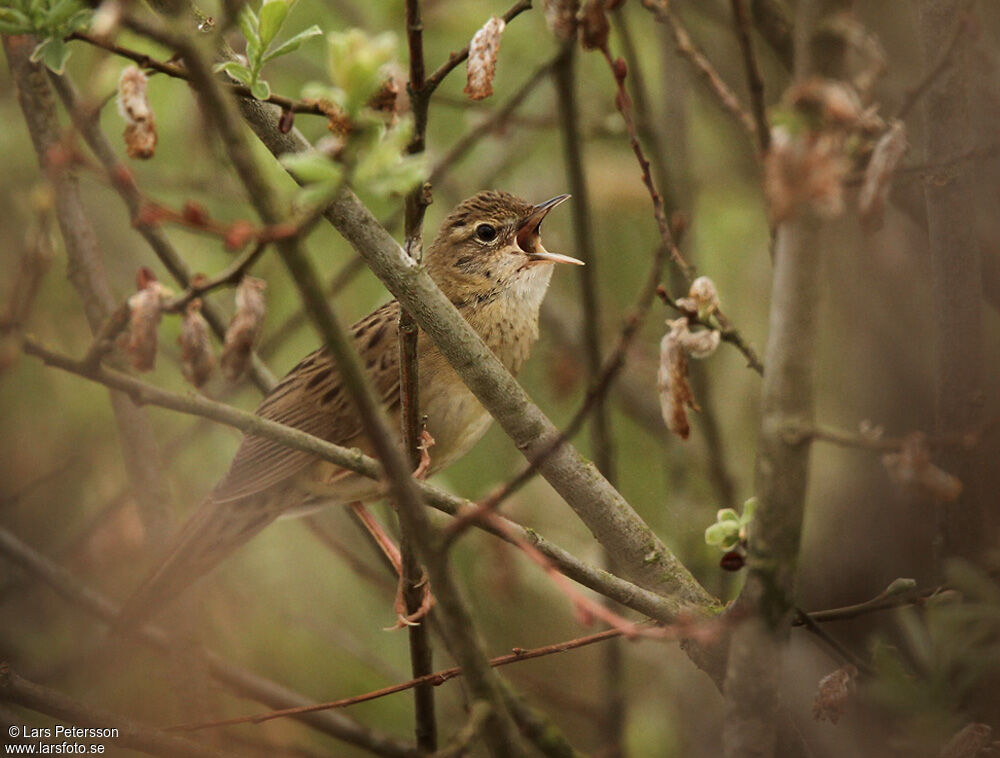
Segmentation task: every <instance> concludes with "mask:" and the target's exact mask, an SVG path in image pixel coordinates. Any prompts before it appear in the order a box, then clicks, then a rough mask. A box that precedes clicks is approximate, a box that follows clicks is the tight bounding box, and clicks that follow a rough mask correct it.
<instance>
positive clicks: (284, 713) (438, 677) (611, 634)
mask: <svg viewBox="0 0 1000 758" xmlns="http://www.w3.org/2000/svg"><path fill="white" fill-rule="evenodd" d="M697 623H701V624H704V623H710V622H697ZM623 634H624V633H623V631H622V630H621V629H606V630H604V631H603V632H597V633H596V634H590V635H587V636H585V637H577V638H576V639H572V640H567V641H566V642H559V643H556V644H554V645H546V646H544V647H537V648H531V649H524V648H514V652H512V653H508V654H507V655H501V656H498V657H496V658H491V659H490V661H489V664H490V666H492V667H494V668H497V667H499V666H507V665H509V664H511V663H520V662H521V661H530V660H532V659H534V658H542V657H544V656H548V655H554V654H556V653H565V652H566V651H568V650H576V649H577V648H581V647H586V646H587V645H593V644H594V643H597V642H604V641H605V640H610V639H614V638H616V637H621V636H623ZM691 634H692V627H691V624H689V623H684V624H677V625H676V626H674V627H654V626H648V625H644V626H643V627H642V634H641V636H642V637H650V638H657V639H677V638H683V637H689V636H691ZM461 675H462V669H461V668H459V667H458V666H455V667H454V668H449V669H444V670H442V671H436V672H434V673H433V674H428V675H426V676H422V677H418V678H416V679H410V680H409V681H406V682H400V683H399V684H394V685H391V686H389V687H383V688H382V689H378V690H373V691H371V692H366V693H364V694H362V695H354V696H352V697H347V698H342V699H340V700H331V701H330V702H328V703H317V704H316V705H308V706H303V707H302V708H284V709H282V710H274V711H267V712H265V713H257V714H253V715H250V716H238V717H236V718H231V719H222V720H219V721H206V722H202V723H198V724H178V725H177V726H172V727H169V728H168V729H167V730H166V731H177V732H194V731H199V730H202V729H214V728H217V727H221V726H233V725H235V724H261V723H264V722H265V721H272V720H274V719H279V718H286V717H289V716H301V715H302V714H304V713H314V712H316V711H326V710H333V709H336V708H346V707H348V706H351V705H357V704H358V703H366V702H369V701H371V700H377V699H379V698H382V697H386V696H387V695H394V694H396V693H397V692H405V691H406V690H408V689H412V688H413V687H416V686H418V685H420V684H432V685H434V686H435V687H436V686H438V685H441V684H444V683H445V682H447V681H448V680H450V679H455V678H456V677H459V676H461Z"/></svg>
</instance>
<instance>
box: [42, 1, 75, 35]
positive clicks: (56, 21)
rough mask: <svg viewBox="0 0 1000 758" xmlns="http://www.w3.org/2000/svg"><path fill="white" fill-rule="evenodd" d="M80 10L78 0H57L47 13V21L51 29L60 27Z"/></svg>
mask: <svg viewBox="0 0 1000 758" xmlns="http://www.w3.org/2000/svg"><path fill="white" fill-rule="evenodd" d="M79 10H80V4H79V3H78V2H77V0H56V2H55V4H54V5H53V6H52V7H51V8H49V12H48V14H46V19H45V20H46V23H47V24H48V25H49V28H50V29H58V28H59V27H60V26H61V25H62V24H63V23H65V22H66V21H68V20H69V19H70V17H71V16H72V15H73V14H75V13H77V12H78V11H79Z"/></svg>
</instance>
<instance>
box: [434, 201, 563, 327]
mask: <svg viewBox="0 0 1000 758" xmlns="http://www.w3.org/2000/svg"><path fill="white" fill-rule="evenodd" d="M568 198H569V195H558V196H557V197H554V198H552V199H551V200H546V201H545V202H544V203H539V204H538V205H531V204H530V203H528V202H526V201H524V200H522V199H521V198H519V197H516V196H515V195H511V194H509V193H507V192H497V191H492V190H491V191H487V192H480V193H479V194H477V195H474V196H472V197H470V198H469V199H468V200H465V201H463V202H462V203H460V204H459V205H458V206H457V207H456V208H455V210H453V211H452V212H451V213H450V214H448V217H447V218H446V219H445V220H444V223H442V224H441V229H440V231H439V232H438V235H437V237H436V238H435V239H434V242H433V243H432V244H431V246H430V247H429V248H428V250H427V256H426V263H427V270H428V272H429V273H430V275H431V276H432V277H433V278H434V280H435V281H436V282H437V284H438V286H439V287H441V289H442V290H443V291H444V293H445V294H446V295H447V296H448V297H449V298H450V299H451V301H452V302H454V303H455V304H456V305H458V306H459V307H461V306H463V305H472V304H475V302H476V300H477V299H479V300H484V299H486V298H489V297H494V296H495V295H496V294H497V293H498V292H503V291H520V290H523V289H525V288H529V289H530V288H532V287H533V285H534V284H536V283H537V285H538V286H539V287H541V290H542V292H544V289H545V287H546V286H547V284H548V280H549V274H550V273H551V272H550V270H548V264H551V263H571V264H574V265H577V266H582V265H583V261H579V260H577V259H576V258H570V257H569V256H568V255H559V254H558V253H550V252H549V251H548V250H546V249H545V247H544V246H543V245H542V238H541V225H542V220H543V219H544V218H545V216H546V215H547V214H548V212H549V211H550V210H552V209H553V208H555V207H556V206H557V205H559V204H560V203H561V202H563V201H564V200H567V199H568Z"/></svg>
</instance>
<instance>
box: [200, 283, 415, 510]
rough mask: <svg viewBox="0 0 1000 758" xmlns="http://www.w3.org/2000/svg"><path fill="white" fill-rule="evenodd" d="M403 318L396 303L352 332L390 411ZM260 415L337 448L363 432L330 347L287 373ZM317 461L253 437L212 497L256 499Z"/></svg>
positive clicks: (396, 397) (395, 394)
mask: <svg viewBox="0 0 1000 758" xmlns="http://www.w3.org/2000/svg"><path fill="white" fill-rule="evenodd" d="M398 318H399V304H398V303H397V302H396V301H395V300H393V301H391V302H389V303H386V304H385V305H383V306H382V307H380V308H378V309H377V310H375V311H373V312H372V313H370V314H368V316H366V317H365V318H363V319H361V321H359V322H357V323H356V324H355V325H354V326H353V327H352V328H351V333H352V335H353V337H354V341H355V345H356V346H357V349H358V352H359V353H360V355H361V359H362V364H363V365H364V367H365V370H366V371H367V372H368V375H369V376H370V378H371V381H372V382H373V383H374V389H375V394H376V396H377V397H379V398H380V399H381V401H382V403H383V407H385V408H388V409H392V408H393V407H394V406H395V405H397V404H398V402H399V369H398V365H399V355H398V350H397V349H396V335H397V332H398V324H397V322H398ZM257 415H259V416H262V417H263V418H266V419H269V420H271V421H277V422H278V423H279V424H284V425H286V426H291V427H294V428H296V429H301V430H302V431H304V432H307V433H309V434H311V435H313V436H315V437H319V438H321V439H324V440H327V441H328V442H333V443H334V444H338V445H342V444H345V443H346V442H348V441H349V440H352V439H354V438H355V437H357V436H358V434H360V433H361V430H362V428H361V419H360V417H359V416H358V413H357V411H356V410H355V408H354V404H353V402H352V401H351V399H350V397H349V396H348V393H347V391H346V389H345V388H344V387H343V384H342V382H341V378H340V371H339V370H338V368H337V365H336V363H335V362H334V361H333V359H332V357H331V356H330V354H329V353H328V352H327V350H326V348H320V349H319V350H316V351H315V352H313V353H310V354H309V355H308V356H306V357H305V358H304V359H303V360H302V361H301V362H300V363H299V364H298V365H297V366H296V367H295V368H293V369H292V370H291V371H290V372H288V374H287V375H286V376H285V378H284V379H282V380H281V381H280V382H279V383H278V385H277V386H276V387H275V388H274V389H273V390H272V391H271V393H270V394H269V395H268V396H267V397H266V398H264V400H263V402H262V403H261V404H260V406H259V407H258V408H257ZM315 460H316V457H315V456H314V455H312V454H311V453H306V452H303V451H301V450H295V449H294V448H290V447H286V446H285V445H282V444H281V443H280V442H275V441H274V440H270V439H267V438H266V437H259V436H257V435H253V434H248V435H246V436H245V437H244V438H243V443H242V444H241V445H240V448H239V450H238V451H237V453H236V457H235V458H234V459H233V462H232V465H231V466H230V467H229V472H228V473H227V474H226V476H225V477H224V478H223V479H222V481H220V482H219V483H218V485H216V487H215V489H214V490H213V491H212V495H211V499H212V500H214V501H215V502H217V503H223V502H228V501H231V500H236V499H239V498H243V497H246V496H248V495H253V494H255V493H257V492H261V491H262V490H265V489H267V488H268V487H271V486H273V485H275V484H278V483H279V482H282V481H284V480H287V479H289V478H291V477H293V476H294V475H295V474H297V473H299V472H300V471H301V470H302V469H304V468H305V467H306V466H308V465H309V464H310V463H312V462H313V461H315Z"/></svg>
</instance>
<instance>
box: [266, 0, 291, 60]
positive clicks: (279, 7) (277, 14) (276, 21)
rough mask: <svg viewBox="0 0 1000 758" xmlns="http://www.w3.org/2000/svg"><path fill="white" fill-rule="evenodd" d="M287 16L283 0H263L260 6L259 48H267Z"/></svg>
mask: <svg viewBox="0 0 1000 758" xmlns="http://www.w3.org/2000/svg"><path fill="white" fill-rule="evenodd" d="M287 16H288V3H287V2H285V0H265V1H264V4H263V5H262V6H261V7H260V49H261V50H262V51H264V50H267V48H268V46H270V44H271V43H272V42H273V41H274V38H275V37H276V36H277V35H278V31H279V30H280V29H281V25H282V24H284V23H285V18H286V17H287Z"/></svg>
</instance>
